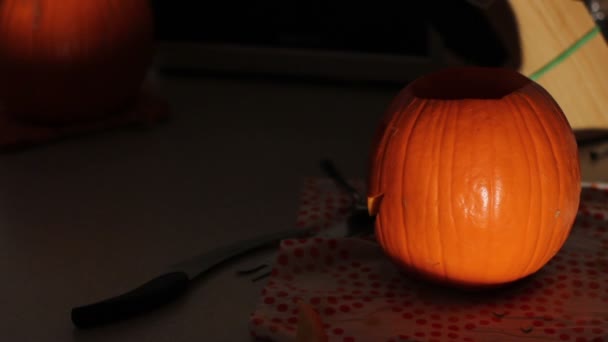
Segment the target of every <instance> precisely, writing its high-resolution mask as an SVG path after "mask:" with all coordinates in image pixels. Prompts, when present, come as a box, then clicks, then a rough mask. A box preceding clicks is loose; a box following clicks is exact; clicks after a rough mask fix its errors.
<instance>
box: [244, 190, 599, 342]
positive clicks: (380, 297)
mask: <svg viewBox="0 0 608 342" xmlns="http://www.w3.org/2000/svg"><path fill="white" fill-rule="evenodd" d="M357 184H358V185H359V186H361V182H359V183H357ZM301 203H302V206H301V209H300V211H299V215H298V222H299V224H300V225H302V226H307V225H315V226H319V227H321V229H323V228H326V227H327V226H329V225H331V224H332V223H335V222H338V221H339V220H341V219H343V218H344V216H345V215H346V213H347V208H348V204H349V202H348V197H346V196H343V195H341V194H340V192H339V190H338V189H336V188H335V187H334V186H333V185H332V183H331V182H330V181H329V180H325V179H310V180H307V181H306V182H305V186H304V190H303V193H302V201H301ZM299 299H302V300H304V301H306V302H308V303H310V304H311V305H312V306H313V307H314V308H315V309H316V310H317V312H318V313H319V314H320V316H321V319H322V321H323V323H324V327H325V331H326V333H327V335H328V336H329V340H330V341H340V342H347V341H374V342H375V341H387V342H389V341H390V342H397V341H426V342H437V341H484V342H485V341H521V340H526V341H529V340H532V341H533V340H538V341H572V342H600V341H605V342H608V187H607V186H604V185H598V184H584V189H583V193H582V203H581V207H580V210H579V215H578V218H577V221H576V223H575V226H574V228H573V230H572V234H571V236H570V237H569V239H568V241H567V242H566V244H565V246H564V247H563V248H562V250H561V251H560V252H559V253H558V255H557V256H556V257H555V258H554V259H552V260H551V261H550V262H549V263H548V264H547V265H546V266H545V267H544V268H543V269H542V270H541V271H539V272H538V273H536V274H534V275H532V276H531V277H529V278H527V279H524V280H522V281H520V282H517V283H515V284H512V285H509V286H508V287H504V288H501V289H496V290H492V291H486V292H483V293H477V292H476V293H471V292H462V291H457V290H452V289H448V288H442V287H439V286H435V285H431V284H429V283H426V282H422V281H417V280H415V279H411V278H409V277H408V276H407V275H405V274H403V273H402V272H401V271H400V270H399V269H398V268H397V267H396V266H395V265H394V264H393V263H391V262H390V261H389V260H388V259H387V258H386V257H385V256H384V254H383V252H382V250H381V249H380V247H379V246H378V245H377V244H376V243H375V242H374V241H373V240H372V239H360V238H340V239H331V238H309V239H298V240H284V241H282V243H281V247H280V250H279V253H278V255H277V258H276V263H275V265H274V268H273V272H272V276H271V277H270V278H269V280H268V282H267V284H266V286H265V287H264V289H263V290H262V293H261V297H260V300H259V303H258V305H257V308H256V310H255V311H254V312H253V314H252V315H251V319H250V331H251V334H252V336H254V337H257V338H259V339H261V340H271V341H293V340H294V338H295V329H296V326H297V317H298V310H297V305H296V302H297V300H299Z"/></svg>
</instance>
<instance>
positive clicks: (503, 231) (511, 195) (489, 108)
mask: <svg viewBox="0 0 608 342" xmlns="http://www.w3.org/2000/svg"><path fill="white" fill-rule="evenodd" d="M437 75H438V76H429V77H425V79H424V80H423V81H421V82H420V83H418V81H415V82H414V83H413V86H412V84H410V86H408V87H409V88H407V87H406V89H407V90H404V91H402V92H400V93H399V95H398V98H397V99H396V100H395V102H394V104H393V105H391V107H390V108H391V109H390V110H391V111H392V114H393V116H392V117H391V116H390V115H386V116H385V118H384V121H383V122H384V123H385V124H386V126H385V127H390V129H387V130H386V131H385V132H384V133H383V134H378V135H377V139H376V140H375V141H374V145H373V149H374V151H375V154H374V156H373V157H372V158H371V160H372V161H373V163H372V167H371V170H370V171H371V172H370V177H369V180H370V183H369V192H368V194H369V197H368V199H369V200H370V204H373V205H371V206H370V212H372V213H377V220H376V233H377V238H378V241H379V242H380V244H381V245H382V247H383V248H384V250H385V252H386V253H387V254H388V255H389V256H390V257H391V258H392V259H394V260H395V261H397V262H398V263H400V264H401V265H402V266H404V267H405V268H406V269H409V270H413V271H415V272H417V273H420V274H421V275H423V276H426V277H428V278H431V279H433V280H440V281H442V282H448V283H452V284H455V285H463V286H465V287H466V286H474V287H475V286H482V287H483V286H486V285H488V286H492V285H497V284H504V283H508V282H512V281H514V280H517V279H519V278H521V277H524V276H526V275H529V274H531V273H533V272H536V271H537V270H538V269H539V268H540V267H542V266H543V265H544V264H545V263H546V262H547V261H548V260H549V259H550V258H551V256H552V255H553V254H554V252H555V251H556V250H558V249H559V247H560V246H561V245H562V244H563V241H564V240H565V239H566V237H567V234H568V231H569V227H571V225H572V223H573V221H574V217H575V213H576V210H577V207H578V201H579V199H580V198H579V194H580V169H579V168H578V167H577V166H578V151H577V147H576V141H575V139H574V135H573V134H572V130H571V128H570V126H569V125H568V122H567V120H566V118H565V116H564V115H563V113H562V112H561V110H560V109H559V107H558V106H557V104H556V103H555V102H554V101H553V100H552V98H551V97H550V95H549V94H548V93H546V92H545V91H543V90H542V88H540V86H539V85H538V84H535V83H533V82H532V81H530V80H528V79H526V78H525V77H524V76H522V75H519V74H516V73H514V72H513V71H498V72H497V71H495V70H493V71H492V70H487V69H484V68H468V69H467V70H466V71H462V70H461V71H457V72H454V71H450V72H445V73H441V72H440V73H438V74H437ZM454 75H456V76H458V77H455V76H454ZM472 75H473V76H472ZM460 76H462V77H460ZM494 77H497V78H498V79H499V81H496V82H494V80H492V78H494ZM454 78H456V79H463V78H464V79H470V80H472V82H473V83H475V82H477V84H476V85H470V84H468V83H462V82H461V83H458V82H456V83H454V82H450V80H452V81H453V80H454ZM502 81H504V82H502ZM487 88H489V90H488V89H487ZM395 129H398V132H399V133H398V134H393V133H394V132H395ZM381 196H384V197H381ZM379 198H382V200H381V201H379V200H377V199H379ZM558 211H559V215H558V214H556V213H557V212H558ZM558 227H559V228H563V229H556V228H558Z"/></svg>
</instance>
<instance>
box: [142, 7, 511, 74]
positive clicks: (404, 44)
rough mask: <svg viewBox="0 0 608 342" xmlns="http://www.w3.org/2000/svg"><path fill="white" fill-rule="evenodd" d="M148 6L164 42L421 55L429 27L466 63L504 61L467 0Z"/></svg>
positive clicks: (494, 38)
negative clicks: (153, 14)
mask: <svg viewBox="0 0 608 342" xmlns="http://www.w3.org/2000/svg"><path fill="white" fill-rule="evenodd" d="M498 2H501V1H498ZM152 4H153V8H154V12H155V17H156V25H157V38H158V39H159V40H165V41H189V42H203V43H221V44H224V43H226V44H237V45H244V46H256V47H283V48H284V47H287V48H294V49H298V48H306V49H324V50H330V51H354V52H372V53H382V54H393V55H395V54H396V55H407V56H425V55H427V53H428V48H429V46H428V34H427V33H428V30H429V28H430V27H432V28H433V29H434V30H436V31H437V32H438V33H439V34H440V36H441V38H442V40H443V42H444V44H445V45H446V47H448V48H450V49H451V50H452V51H453V52H455V53H456V54H457V55H458V56H460V57H461V58H462V59H463V60H464V61H465V62H467V63H470V64H476V65H484V66H501V65H503V64H504V63H505V62H506V60H507V59H508V52H507V50H506V49H505V47H504V46H503V44H502V43H501V42H500V39H499V38H498V37H497V35H496V33H495V31H494V30H493V29H492V27H491V25H490V23H489V21H488V19H487V17H486V16H484V15H483V13H482V10H481V9H479V8H477V7H475V6H473V5H471V4H470V3H468V2H467V1H465V0H436V1H425V0H422V1H403V0H401V1H396V0H379V1H373V2H371V1H367V2H354V1H349V0H327V1H325V0H306V1H304V0H268V1H243V0H232V1H213V2H194V1H192V2H190V1H189V2H186V1H165V0H152ZM505 15H507V16H508V15H509V13H508V11H507V12H505Z"/></svg>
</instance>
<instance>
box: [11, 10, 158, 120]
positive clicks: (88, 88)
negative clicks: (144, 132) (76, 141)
mask: <svg viewBox="0 0 608 342" xmlns="http://www.w3.org/2000/svg"><path fill="white" fill-rule="evenodd" d="M153 43H154V30H153V18H152V12H151V9H150V7H149V4H148V1H147V0H128V1H125V0H97V1H88V0H87V1H83V0H61V1H57V0H3V1H1V2H0V104H1V109H2V115H13V116H18V117H19V118H20V119H23V120H28V121H39V122H46V123H49V122H52V123H65V122H72V121H86V120H91V119H95V118H99V117H102V116H105V115H111V114H114V113H115V112H116V111H118V110H120V109H121V108H123V107H124V106H126V105H128V102H129V101H130V100H132V99H134V98H135V97H136V96H137V95H138V93H139V90H140V87H141V84H142V82H143V80H144V78H145V75H146V72H147V69H148V67H149V65H150V63H151V61H152V56H153Z"/></svg>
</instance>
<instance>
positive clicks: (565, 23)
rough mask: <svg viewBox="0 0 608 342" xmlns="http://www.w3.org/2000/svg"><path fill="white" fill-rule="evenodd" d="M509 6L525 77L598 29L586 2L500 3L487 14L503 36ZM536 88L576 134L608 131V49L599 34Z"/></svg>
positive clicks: (530, 0) (510, 0) (518, 0)
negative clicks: (549, 96)
mask: <svg viewBox="0 0 608 342" xmlns="http://www.w3.org/2000/svg"><path fill="white" fill-rule="evenodd" d="M505 5H507V8H508V6H510V7H511V10H512V11H513V14H514V18H515V21H516V23H517V25H516V26H517V27H518V31H519V50H520V51H519V53H518V54H519V56H520V63H518V64H519V66H518V69H519V71H520V72H521V73H523V74H524V75H530V74H531V73H533V72H534V71H536V70H537V69H539V68H540V67H542V66H543V65H545V64H546V63H547V62H549V61H550V60H552V59H553V58H554V57H555V56H557V55H559V54H560V53H561V52H563V51H564V50H566V49H567V48H568V47H569V46H570V45H572V44H573V43H574V42H575V41H577V40H578V39H579V38H581V37H582V36H583V35H585V33H587V32H588V31H589V30H591V29H592V28H593V27H594V25H595V23H594V21H593V19H592V17H591V15H590V14H589V12H588V11H587V8H586V7H585V4H584V3H583V2H582V1H574V0H508V1H506V0H505V1H498V0H497V1H495V2H494V3H493V4H492V5H491V6H490V7H489V8H487V9H486V11H487V13H488V15H489V16H490V17H491V18H492V22H493V23H494V24H495V25H496V28H497V30H498V31H499V32H500V34H501V35H503V36H504V35H506V34H508V32H507V30H506V26H505V25H504V19H503V20H501V18H504V13H505ZM511 45H512V44H511ZM516 48H517V47H515V46H511V49H512V50H514V49H516ZM513 53H517V52H516V51H513ZM538 82H539V83H540V84H541V85H542V86H544V87H545V88H546V89H547V90H548V91H549V92H550V93H551V94H552V95H553V97H554V98H555V99H556V100H557V102H558V103H559V104H560V106H561V107H562V109H563V110H564V112H565V113H566V116H567V117H568V120H569V121H570V124H571V125H572V127H573V128H574V129H577V130H580V129H608V44H607V43H606V41H605V40H604V38H603V37H602V36H601V35H600V34H598V35H596V36H595V37H594V38H593V39H592V40H591V41H589V42H588V43H587V44H586V45H584V46H583V47H582V48H581V49H580V50H578V51H577V52H576V53H575V54H573V55H571V56H570V57H569V58H568V59H566V60H565V61H564V62H563V63H561V64H559V65H558V66H557V67H555V68H554V69H552V70H551V71H549V72H548V73H546V74H544V75H543V76H542V77H541V78H540V79H539V80H538Z"/></svg>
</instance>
